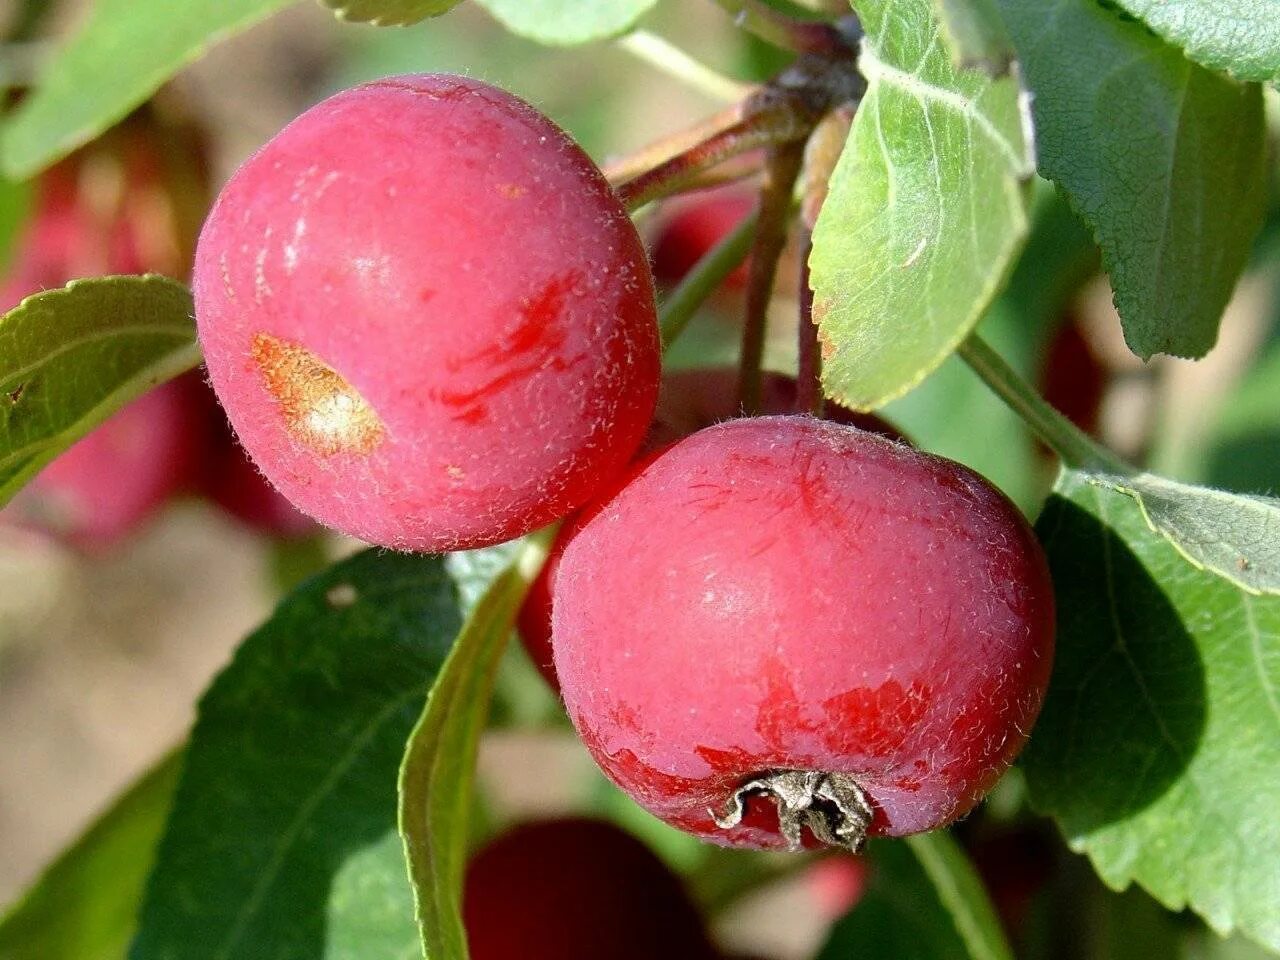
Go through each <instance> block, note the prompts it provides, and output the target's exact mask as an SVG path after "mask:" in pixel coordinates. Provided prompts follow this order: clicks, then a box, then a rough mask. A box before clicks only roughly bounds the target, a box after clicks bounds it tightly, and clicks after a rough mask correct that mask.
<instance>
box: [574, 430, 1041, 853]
mask: <svg viewBox="0 0 1280 960" xmlns="http://www.w3.org/2000/svg"><path fill="white" fill-rule="evenodd" d="M555 594H556V596H555V605H554V609H553V611H552V624H553V635H554V647H555V666H556V672H557V674H558V676H559V677H560V683H561V688H562V692H563V696H564V701H565V705H566V707H567V708H568V712H569V716H570V718H571V719H572V720H573V722H574V725H575V726H576V727H577V729H578V732H579V734H580V735H581V736H582V739H583V741H584V742H585V743H586V745H587V748H588V749H589V750H590V751H591V753H592V754H593V756H594V757H595V759H596V761H597V762H598V763H599V764H600V765H601V767H603V769H604V770H605V772H606V773H607V774H608V775H609V776H610V777H611V778H612V779H613V780H614V781H616V782H617V783H618V784H619V785H620V786H621V787H622V788H623V789H624V790H626V791H627V792H628V793H629V794H630V795H631V796H632V797H633V798H634V799H635V800H637V801H638V802H639V803H640V804H641V805H642V806H644V807H645V808H647V809H648V810H649V811H650V812H651V813H653V814H655V815H656V816H658V817H660V818H661V819H663V820H665V821H666V822H668V823H670V824H672V825H673V826H676V827H679V828H682V829H684V830H686V831H688V832H690V833H693V834H695V835H697V836H700V837H703V838H706V839H708V840H712V841H714V842H718V843H721V844H726V845H737V846H752V847H766V848H767V847H779V846H790V847H796V846H799V845H800V844H801V843H802V842H804V841H808V842H813V841H822V842H826V843H831V844H837V845H841V846H848V847H851V848H857V847H858V846H859V845H860V844H861V841H862V839H863V837H864V836H865V835H867V834H888V835H903V834H909V833H915V832H918V831H922V830H929V829H932V828H934V827H937V826H940V825H942V824H945V823H947V822H949V821H951V820H953V819H955V818H956V817H959V816H961V815H962V814H964V813H966V812H967V811H968V810H969V809H970V808H972V807H973V805H974V804H975V803H977V802H978V800H979V799H980V798H981V797H982V796H983V794H984V793H985V792H986V791H987V790H988V789H989V788H990V787H991V785H992V784H993V783H994V782H995V780H996V779H997V778H998V777H999V776H1000V775H1001V774H1002V773H1003V772H1004V771H1005V769H1006V768H1007V767H1008V766H1009V764H1010V763H1011V762H1012V760H1013V758H1014V756H1015V754H1016V753H1017V752H1018V750H1019V749H1020V748H1021V746H1022V743H1023V742H1024V740H1025V738H1026V735H1027V732H1028V731H1029V730H1030V728H1031V725H1032V723H1033V722H1034V720H1035V718H1036V715H1037V713H1038V712H1039V709H1040V705H1041V702H1042V700H1043V696H1044V692H1045V687H1046V685H1047V683H1048V678H1049V670H1050V662H1051V659H1052V650H1053V594H1052V586H1051V583H1050V580H1049V574H1048V569H1047V565H1046V562H1045V559H1044V555H1043V552H1042V550H1041V548H1040V546H1039V544H1038V542H1037V541H1036V539H1035V535H1034V533H1033V532H1032V531H1031V529H1030V527H1029V526H1028V525H1027V523H1026V521H1025V520H1024V519H1023V518H1022V516H1021V515H1020V514H1019V513H1018V511H1017V509H1016V508H1015V507H1014V506H1013V505H1012V504H1011V503H1009V501H1008V500H1007V499H1005V497H1004V496H1003V495H1001V494H1000V493H999V492H998V491H997V490H996V489H995V488H994V487H993V486H991V484H989V483H987V482H986V481H985V480H984V479H983V478H982V477H980V476H978V475H977V474H975V473H973V472H972V471H971V470H969V469H967V468H965V467H963V466H961V465H959V464H956V463H953V462H951V461H948V460H944V459H941V458H939V457H934V456H929V455H927V454H923V453H920V452H917V451H916V450H914V449H912V448H910V447H908V446H906V445H904V444H899V443H895V442H893V441H890V440H886V439H884V438H883V437H879V436H876V435H874V434H871V433H867V432H866V431H863V430H859V429H857V428H856V427H849V426H843V425H839V424H832V423H828V422H824V421H821V420H816V419H814V418H811V417H758V418H751V419H740V420H730V421H728V422H726V423H722V424H719V425H717V426H714V427H709V428H707V429H706V430H703V431H701V432H699V433H696V434H694V435H693V436H691V437H689V438H687V439H685V440H683V441H681V442H679V443H677V444H676V445H675V446H674V447H672V448H670V449H669V450H667V451H666V452H665V453H663V454H662V455H660V456H658V457H657V459H655V460H654V461H653V462H652V463H650V464H649V465H648V466H646V467H645V468H644V469H643V470H642V471H640V472H639V473H638V474H637V475H636V476H635V477H634V478H633V479H632V480H631V481H630V482H629V483H628V484H627V485H626V486H625V487H623V488H622V490H621V492H619V493H618V494H616V495H615V496H613V497H612V498H611V499H610V500H609V501H608V502H607V503H604V504H603V505H600V506H598V507H596V508H595V509H594V512H593V513H592V515H591V517H590V519H589V520H588V521H587V522H586V523H585V524H584V525H583V526H582V527H581V529H579V530H578V531H577V532H576V533H575V535H574V536H573V538H572V539H571V540H570V541H569V544H568V546H567V547H566V548H565V551H564V554H563V556H562V557H561V559H560V566H559V570H558V572H557V575H556V580H555ZM770 801H772V803H771V802H770ZM806 828H807V830H808V833H809V834H810V835H811V836H809V837H806V836H805V829H806Z"/></svg>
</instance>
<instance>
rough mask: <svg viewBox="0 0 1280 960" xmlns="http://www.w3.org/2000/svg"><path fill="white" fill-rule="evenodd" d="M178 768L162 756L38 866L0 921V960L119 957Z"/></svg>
mask: <svg viewBox="0 0 1280 960" xmlns="http://www.w3.org/2000/svg"><path fill="white" fill-rule="evenodd" d="M181 770H182V754H181V752H174V753H172V754H170V755H169V756H168V757H166V758H165V759H164V760H163V761H161V762H160V763H159V764H158V765H157V766H155V767H153V768H152V769H151V770H150V771H149V772H148V773H147V774H146V775H145V776H143V777H142V779H141V780H139V781H138V782H137V783H136V784H135V785H134V786H133V787H131V788H130V789H129V790H128V791H127V792H126V793H125V794H124V795H123V796H121V797H120V798H119V799H118V800H116V802H115V803H114V804H113V805H112V807H111V808H110V809H109V810H107V811H106V812H105V813H104V814H103V815H102V816H101V817H99V818H98V819H97V820H96V821H95V822H94V824H93V825H92V826H90V827H89V829H88V830H87V831H85V833H84V835H83V836H82V837H81V838H80V839H79V840H77V841H76V842H75V843H74V844H73V845H72V846H71V847H70V848H69V849H67V851H66V852H65V853H63V854H62V855H61V856H60V857H58V859H57V860H55V861H54V862H53V863H52V864H51V865H50V866H49V867H48V868H47V869H46V870H45V871H44V873H43V874H42V875H41V876H40V879H39V880H37V881H36V883H35V885H34V886H33V887H32V888H31V889H30V890H28V891H27V893H26V894H25V895H24V896H23V898H22V899H21V900H19V901H18V902H17V903H16V904H14V905H13V906H12V907H11V908H10V909H9V911H8V912H7V913H6V914H5V915H4V918H3V919H0V958H3V960H123V957H124V955H125V951H126V950H127V949H128V947H129V940H130V939H131V938H132V937H133V931H134V928H135V926H136V925H137V919H138V907H139V905H140V904H141V903H142V894H143V890H144V888H145V885H146V881H147V875H148V874H149V873H150V872H151V864H152V862H153V860H154V857H155V849H156V846H157V845H158V844H159V842H160V834H161V832H162V831H163V829H164V823H165V818H166V816H167V815H168V813H169V807H170V804H171V803H172V800H173V793H174V790H175V789H176V787H177V785H178V775H179V773H180V772H181Z"/></svg>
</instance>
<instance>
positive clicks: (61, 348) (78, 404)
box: [0, 276, 200, 504]
mask: <svg viewBox="0 0 1280 960" xmlns="http://www.w3.org/2000/svg"><path fill="white" fill-rule="evenodd" d="M192 317H193V308H192V304H191V293H190V291H188V290H187V288H186V287H184V286H182V285H181V284H179V283H175V282H173V281H172V280H168V279H166V278H164V277H160V276H145V277H101V278H98V279H93V280H77V281H75V282H73V283H71V284H70V285H69V286H67V287H64V288H63V289H61V290H50V291H47V292H45V293H40V294H37V295H36V296H34V297H28V298H27V299H26V300H24V301H23V302H22V303H21V304H19V305H18V306H17V307H14V309H12V310H10V311H9V312H8V313H7V314H5V315H4V317H3V318H0V504H3V503H5V502H7V501H8V500H9V498H10V497H12V496H13V495H14V494H15V493H16V492H17V491H18V490H19V489H20V488H21V487H22V485H23V483H25V482H26V481H27V480H28V479H30V478H31V477H32V476H33V475H34V474H35V473H36V472H37V471H38V470H39V469H40V468H41V467H43V466H44V465H45V464H46V463H48V462H49V461H50V460H52V459H53V458H54V457H56V456H57V455H58V454H59V453H61V452H62V451H63V450H65V449H66V448H67V447H69V446H71V444H73V443H74V442H75V441H76V440H79V439H80V438H81V437H83V436H84V435H85V434H86V433H88V432H89V431H90V430H92V429H93V428H94V427H96V426H97V425H98V424H99V423H101V422H102V421H103V420H105V419H107V417H109V416H110V415H111V414H112V413H114V412H115V411H117V410H119V409H120V408H121V407H123V406H124V405H125V404H126V403H128V402H129V401H130V400H133V399H134V398H136V397H138V396H140V395H141V394H143V393H145V392H146V391H147V390H149V389H150V388H152V387H154V386H155V385H156V384H158V383H161V382H163V381H165V380H167V379H169V378H170V377H173V376H176V375H177V374H179V373H182V372H183V371H184V370H189V369H190V368H192V367H194V366H195V365H196V364H197V363H199V362H200V353H199V348H198V347H197V345H196V330H195V323H194V322H193V320H192Z"/></svg>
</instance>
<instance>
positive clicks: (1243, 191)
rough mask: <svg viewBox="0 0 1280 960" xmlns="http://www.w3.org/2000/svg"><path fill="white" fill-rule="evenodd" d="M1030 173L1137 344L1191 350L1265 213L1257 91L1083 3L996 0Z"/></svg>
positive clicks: (1197, 351) (1212, 328) (1198, 348)
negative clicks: (1049, 193) (1081, 231)
mask: <svg viewBox="0 0 1280 960" xmlns="http://www.w3.org/2000/svg"><path fill="white" fill-rule="evenodd" d="M999 3H1000V6H1001V9H1002V10H1003V12H1004V15H1005V21H1006V23H1007V24H1008V27H1009V30H1010V32H1011V33H1012V35H1013V39H1014V43H1015V45H1016V47H1017V50H1018V55H1019V59H1020V60H1021V62H1022V65H1023V68H1024V70H1025V73H1026V78H1027V80H1028V82H1029V84H1030V86H1031V89H1032V92H1033V93H1034V101H1033V108H1034V114H1035V124H1036V149H1037V151H1038V153H1039V164H1040V172H1041V173H1042V174H1043V175H1045V176H1047V177H1049V178H1050V179H1052V180H1054V181H1056V182H1057V183H1058V184H1059V186H1061V187H1062V189H1063V190H1065V191H1066V193H1067V195H1068V196H1069V197H1070V198H1071V201H1072V204H1073V205H1074V206H1075V208H1076V210H1077V212H1079V213H1080V214H1081V216H1082V217H1083V218H1084V219H1085V221H1086V222H1087V223H1088V224H1089V226H1090V228H1091V229H1092V230H1093V231H1094V234H1095V235H1096V237H1097V239H1098V242H1099V244H1100V246H1101V247H1102V254H1103V261H1104V263H1105V266H1106V268H1107V272H1108V273H1109V274H1110V276H1111V283H1112V287H1113V288H1114V291H1115V302H1116V308H1117V309H1118V310H1119V312H1120V318H1121V320H1122V321H1123V324H1124V331H1125V339H1126V340H1127V341H1128V343H1129V346H1130V348H1131V349H1132V350H1133V351H1134V353H1136V354H1138V355H1139V356H1141V357H1144V358H1146V357H1150V356H1151V355H1152V354H1155V353H1171V354H1175V355H1177V356H1183V357H1198V356H1202V355H1203V354H1204V353H1205V352H1206V351H1208V350H1209V348H1210V347H1212V346H1213V344H1214V341H1215V340H1216V338H1217V333H1218V321H1219V319H1220V318H1221V315H1222V310H1223V308H1224V307H1225V306H1226V303H1227V300H1228V298H1229V297H1230V295H1231V291H1232V289H1233V288H1234V287H1235V283H1236V280H1237V278H1238V277H1239V275H1240V271H1241V269H1242V268H1243V267H1244V264H1245V261H1246V259H1247V257H1248V254H1249V247H1250V243H1251V242H1252V240H1253V237H1254V235H1255V234H1256V233H1257V231H1258V228H1259V226H1260V225H1261V222H1262V211H1263V199H1264V144H1263V115H1262V96H1261V92H1260V91H1259V89H1258V87H1257V86H1256V85H1252V84H1242V83H1237V82H1235V81H1233V80H1230V79H1227V78H1225V77H1222V76H1219V75H1218V74H1215V73H1212V72H1211V71H1209V70H1206V69H1205V68H1203V67H1200V66H1197V65H1196V64H1194V63H1192V62H1191V61H1190V60H1188V59H1187V58H1186V57H1184V56H1183V55H1182V52H1181V51H1180V50H1178V49H1176V48H1174V47H1172V46H1170V45H1169V44H1167V43H1165V42H1163V41H1162V40H1160V39H1159V38H1158V37H1156V36H1154V35H1152V34H1151V33H1150V32H1149V31H1147V30H1146V29H1145V28H1144V27H1143V26H1142V24H1140V23H1136V22H1134V21H1133V20H1132V19H1130V18H1127V17H1125V16H1124V15H1122V14H1121V13H1119V12H1117V11H1116V10H1114V9H1110V8H1109V7H1108V6H1104V5H1103V4H1101V3H1097V2H1094V0H999Z"/></svg>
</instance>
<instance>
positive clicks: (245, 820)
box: [130, 550, 462, 960]
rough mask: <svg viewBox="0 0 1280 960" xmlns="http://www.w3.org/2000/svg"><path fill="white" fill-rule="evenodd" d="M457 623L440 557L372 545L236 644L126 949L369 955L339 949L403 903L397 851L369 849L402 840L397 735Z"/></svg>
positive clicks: (190, 957) (207, 708)
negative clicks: (398, 813) (391, 853)
mask: <svg viewBox="0 0 1280 960" xmlns="http://www.w3.org/2000/svg"><path fill="white" fill-rule="evenodd" d="M461 625H462V611H461V605H460V599H459V591H458V587H457V586H456V584H455V583H454V581H453V580H452V579H451V578H450V577H449V575H448V573H447V572H446V570H445V567H444V564H443V562H442V561H441V560H440V559H439V558H438V557H427V556H411V555H404V554H394V553H387V552H385V551H374V550H371V551H367V552H365V553H361V554H358V555H357V556H355V557H354V558H352V559H350V560H347V561H345V562H343V563H341V564H339V565H338V566H336V567H334V568H332V569H331V570H329V571H327V572H326V573H324V574H323V575H321V576H319V577H317V578H315V579H313V580H311V581H309V582H308V583H306V584H305V585H303V586H302V587H301V588H299V589H298V590H297V591H295V592H294V593H293V594H292V595H291V596H290V597H289V599H287V600H286V601H285V602H284V603H283V604H282V605H281V606H280V607H279V609H278V610H277V611H276V613H275V615H274V616H273V617H272V618H271V620H269V621H268V622H267V623H266V624H265V625H264V626H262V627H261V628H260V629H259V630H258V631H256V632H255V633H254V634H252V635H251V636H250V637H249V638H248V639H247V640H246V641H245V642H244V644H243V645H242V646H241V647H240V649H239V651H238V652H237V653H236V656H235V659H234V660H233V661H232V663H231V665H230V666H228V667H227V668H226V670H224V671H223V672H222V674H221V675H220V676H219V677H218V678H217V680H216V681H215V682H214V684H213V686H212V687H211V688H210V689H209V691H208V692H207V693H206V694H205V696H204V698H203V699H202V700H201V703H200V707H199V713H198V718H197V721H196V725H195V729H194V731H193V732H192V737H191V744H190V746H189V748H188V754H187V763H186V772H185V773H184V775H183V778H182V782H181V785H180V787H179V789H178V794H177V798H176V801H175V805H174V811H173V815H172V817H171V819H170V822H169V827H168V830H167V832H166V835H165V838H164V840H163V842H162V844H161V847H160V852H159V856H158V861H157V866H156V870H155V873H154V874H153V877H152V881H151V885H150V888H149V893H148V897H147V901H146V904H145V906H144V908H143V912H142V918H141V923H140V928H139V933H138V937H137V939H136V940H135V941H134V945H133V949H132V951H131V953H130V956H131V957H132V958H133V960H154V958H166V960H168V958H179V957H180V958H182V960H200V958H214V957H216V958H219V960H235V958H238V957H244V958H253V960H273V958H304V957H305V958H317V957H326V958H337V957H342V958H344V960H345V958H347V957H350V958H351V960H355V957H357V956H369V955H370V954H369V953H367V952H363V953H354V952H350V951H348V952H345V953H344V952H343V951H344V950H345V949H346V947H343V945H347V946H348V947H349V946H350V945H352V944H353V943H356V942H357V941H358V939H359V937H358V936H357V934H356V933H355V932H353V931H359V930H361V929H363V925H365V924H367V923H368V918H369V917H370V916H373V915H375V914H377V915H386V914H388V913H391V914H394V909H395V907H394V903H392V905H391V906H390V907H388V905H387V900H388V897H389V896H390V897H392V899H393V900H394V899H395V898H397V897H398V898H399V899H398V900H396V901H395V902H399V903H407V896H406V893H405V892H402V891H401V890H400V888H399V887H397V886H396V884H397V880H398V883H400V884H403V885H404V887H405V888H407V886H408V879H407V877H406V875H405V870H404V861H403V857H398V858H394V859H389V858H387V857H386V856H385V855H382V856H381V857H380V856H379V855H378V851H377V850H376V849H375V848H379V847H382V846H383V845H385V844H387V843H388V842H389V841H388V840H387V837H388V836H389V835H390V836H392V837H393V838H394V832H395V824H396V791H395V782H396V771H397V768H398V766H399V763H400V758H401V755H402V753H403V750H404V742H405V739H406V738H407V737H408V735H409V732H410V730H411V729H412V728H413V724H414V721H415V720H416V719H417V716H418V713H419V712H420V710H421V704H422V701H423V698H424V697H425V695H426V692H427V690H428V688H429V687H430V685H431V683H432V682H433V680H434V678H435V676H436V673H437V672H438V671H439V669H440V667H441V664H442V663H443V662H444V660H445V657H446V656H447V655H448V652H449V650H450V647H451V646H452V643H453V639H454V637H455V636H456V634H457V632H458V630H459V628H460V627H461ZM389 869H393V874H392V875H391V876H388V875H387V873H386V871H387V870H389ZM339 875H341V877H342V883H341V884H338V882H337V878H338V877H339ZM392 876H394V877H395V878H397V879H392ZM405 920H406V922H407V923H408V924H409V929H410V930H411V929H412V923H411V921H412V918H411V916H409V917H406V918H405ZM400 929H401V930H402V929H403V927H402V928H400ZM387 936H388V937H391V938H394V937H395V936H396V930H395V929H392V928H388V933H387ZM379 942H382V941H379ZM374 953H375V954H377V955H379V956H392V955H395V954H393V953H391V952H387V953H379V952H378V951H376V950H375V951H374Z"/></svg>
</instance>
